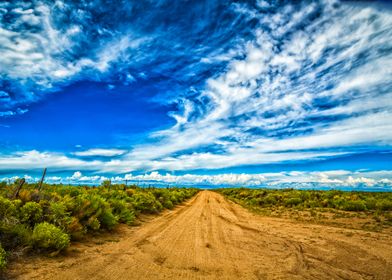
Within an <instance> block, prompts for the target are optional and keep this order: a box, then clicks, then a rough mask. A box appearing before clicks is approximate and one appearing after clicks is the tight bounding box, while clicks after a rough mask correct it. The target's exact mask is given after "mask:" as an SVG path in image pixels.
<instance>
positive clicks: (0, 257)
mask: <svg viewBox="0 0 392 280" xmlns="http://www.w3.org/2000/svg"><path fill="white" fill-rule="evenodd" d="M6 265H7V254H6V252H5V250H4V249H3V247H2V246H1V243H0V269H4V268H5V266H6Z"/></svg>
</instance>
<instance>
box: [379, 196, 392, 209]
mask: <svg viewBox="0 0 392 280" xmlns="http://www.w3.org/2000/svg"><path fill="white" fill-rule="evenodd" d="M376 208H377V209H380V210H382V211H391V210H392V201H391V200H386V199H383V200H380V201H378V202H377V203H376Z"/></svg>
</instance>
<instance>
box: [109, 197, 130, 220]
mask: <svg viewBox="0 0 392 280" xmlns="http://www.w3.org/2000/svg"><path fill="white" fill-rule="evenodd" d="M110 206H111V207H112V209H113V210H112V211H113V214H114V215H115V216H116V217H117V218H118V221H119V222H121V223H125V224H128V225H131V224H133V222H134V221H135V218H136V217H135V212H134V211H133V209H131V208H132V207H131V205H130V204H128V203H126V202H125V201H124V200H117V199H112V200H110Z"/></svg>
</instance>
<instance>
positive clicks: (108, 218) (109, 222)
mask: <svg viewBox="0 0 392 280" xmlns="http://www.w3.org/2000/svg"><path fill="white" fill-rule="evenodd" d="M98 219H99V221H100V222H101V225H102V227H103V228H106V229H109V230H110V229H113V228H114V227H115V226H116V225H117V223H118V219H117V217H116V216H114V215H113V213H112V212H111V211H110V210H109V209H106V210H104V211H103V212H102V213H101V215H99V218H98Z"/></svg>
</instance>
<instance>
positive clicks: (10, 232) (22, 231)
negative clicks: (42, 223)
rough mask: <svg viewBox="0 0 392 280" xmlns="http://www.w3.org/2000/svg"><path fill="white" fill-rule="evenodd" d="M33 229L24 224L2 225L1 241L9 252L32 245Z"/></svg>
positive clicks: (0, 228) (14, 222)
mask: <svg viewBox="0 0 392 280" xmlns="http://www.w3.org/2000/svg"><path fill="white" fill-rule="evenodd" d="M31 233H32V231H31V229H30V228H29V227H28V226H27V225H24V224H20V223H17V222H16V221H13V222H2V223H0V241H1V243H2V244H4V246H5V248H6V249H7V250H11V249H13V248H17V247H21V246H22V247H24V246H30V245H31Z"/></svg>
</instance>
